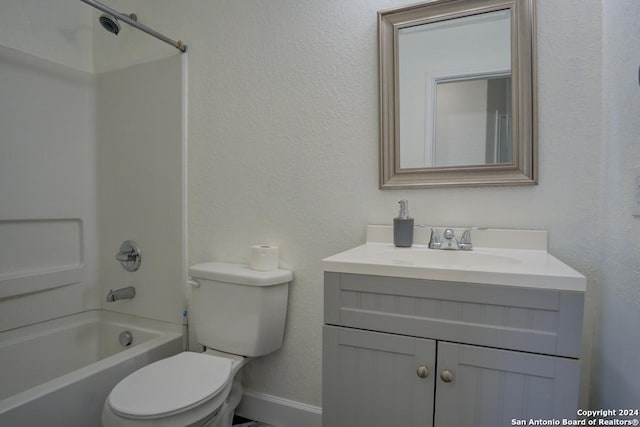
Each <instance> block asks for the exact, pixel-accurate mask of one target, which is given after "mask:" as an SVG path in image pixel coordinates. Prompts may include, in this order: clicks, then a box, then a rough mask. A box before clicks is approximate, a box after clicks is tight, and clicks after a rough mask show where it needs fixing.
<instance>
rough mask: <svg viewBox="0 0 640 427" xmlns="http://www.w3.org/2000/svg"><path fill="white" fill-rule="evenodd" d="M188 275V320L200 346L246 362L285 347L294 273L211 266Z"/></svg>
mask: <svg viewBox="0 0 640 427" xmlns="http://www.w3.org/2000/svg"><path fill="white" fill-rule="evenodd" d="M189 274H190V275H191V278H192V280H193V281H194V282H195V285H194V286H193V288H192V296H191V311H190V313H189V318H190V319H191V322H190V324H191V326H192V327H193V328H194V329H195V335H196V338H197V340H198V342H199V343H200V344H202V345H205V346H207V347H209V348H213V349H216V350H219V351H223V352H226V353H233V354H238V355H241V356H248V357H257V356H262V355H265V354H268V353H271V352H273V351H275V350H277V349H279V348H280V347H281V346H282V340H283V337H284V325H285V320H286V316H287V299H288V295H289V282H290V281H291V280H292V279H293V274H292V273H291V272H290V271H287V270H274V271H255V270H251V269H250V268H249V267H248V266H246V265H242V264H227V263H221V262H207V263H203V264H196V265H194V266H192V267H191V268H190V269H189Z"/></svg>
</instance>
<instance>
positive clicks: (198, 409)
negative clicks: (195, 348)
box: [102, 350, 248, 427]
mask: <svg viewBox="0 0 640 427" xmlns="http://www.w3.org/2000/svg"><path fill="white" fill-rule="evenodd" d="M247 361H248V359H246V358H243V357H241V356H236V355H231V354H224V353H221V352H217V351H214V350H207V351H206V352H205V353H193V352H183V353H180V354H177V355H175V356H172V357H168V358H166V359H162V360H159V361H157V362H155V363H152V364H150V365H147V366H145V367H143V368H141V369H139V370H137V371H135V372H134V373H133V374H131V375H129V376H128V377H126V378H125V379H124V380H122V381H121V382H120V383H118V385H116V387H114V389H113V390H112V391H111V393H110V394H109V397H108V398H107V400H106V402H105V405H104V408H103V413H102V422H103V424H104V425H105V426H123V427H124V426H131V427H133V426H152V425H153V426H171V427H175V426H207V427H214V426H225V425H230V423H231V418H232V417H233V412H234V411H235V408H236V407H237V406H238V403H239V402H240V397H241V395H242V385H241V383H240V381H239V378H236V376H237V374H238V372H239V371H240V368H242V366H244V365H245V364H246V363H247ZM227 419H228V422H227V423H225V421H226V420H227ZM214 421H215V422H214Z"/></svg>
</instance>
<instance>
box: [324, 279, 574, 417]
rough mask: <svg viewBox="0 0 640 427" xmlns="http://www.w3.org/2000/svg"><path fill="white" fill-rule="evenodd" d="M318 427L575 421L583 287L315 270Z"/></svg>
mask: <svg viewBox="0 0 640 427" xmlns="http://www.w3.org/2000/svg"><path fill="white" fill-rule="evenodd" d="M324 282H325V289H324V295H325V300H324V304H325V305H324V315H325V325H324V327H323V425H324V426H325V427H342V426H344V427H346V426H349V427H358V426H361V427H364V426H367V427H375V426H380V427H388V426H424V427H428V426H435V427H451V426H456V427H466V426H486V427H495V426H506V425H511V424H512V423H511V420H512V419H518V420H520V419H527V420H528V419H529V418H534V419H538V418H542V419H562V418H569V419H573V418H575V414H576V409H577V404H578V387H579V370H580V362H579V359H578V357H579V354H580V341H581V336H582V315H583V305H584V293H583V292H573V291H565V290H554V289H537V288H523V287H511V286H504V285H489V284H480V283H463V282H448V281H436V280H426V279H409V278H398V277H386V276H373V275H362V274H351V273H337V272H325V278H324Z"/></svg>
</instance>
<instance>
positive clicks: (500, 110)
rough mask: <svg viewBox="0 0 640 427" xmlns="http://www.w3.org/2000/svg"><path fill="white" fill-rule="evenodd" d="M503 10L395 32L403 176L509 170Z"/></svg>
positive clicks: (506, 18)
mask: <svg viewBox="0 0 640 427" xmlns="http://www.w3.org/2000/svg"><path fill="white" fill-rule="evenodd" d="M510 32H511V16H510V13H509V11H508V10H498V11H493V12H487V13H481V14H477V15H471V16H465V17H460V18H454V19H448V20H443V21H438V22H431V23H427V24H421V25H415V26H409V27H405V28H401V29H400V30H399V31H398V57H397V60H398V63H397V66H398V92H399V96H398V100H399V104H398V111H399V132H398V133H399V141H400V144H399V158H400V168H401V169H411V168H431V167H446V166H468V165H486V164H500V163H513V162H514V160H513V158H512V153H513V148H512V147H513V145H512V141H511V139H512V138H511V78H510V77H511V38H510Z"/></svg>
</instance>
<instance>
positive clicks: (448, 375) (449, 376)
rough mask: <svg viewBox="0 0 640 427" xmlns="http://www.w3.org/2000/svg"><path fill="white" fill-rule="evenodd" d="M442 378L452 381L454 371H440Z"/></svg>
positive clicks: (446, 381) (447, 381) (448, 381)
mask: <svg viewBox="0 0 640 427" xmlns="http://www.w3.org/2000/svg"><path fill="white" fill-rule="evenodd" d="M440 379H441V380H442V381H444V382H445V383H450V382H451V381H453V372H451V371H450V370H448V369H445V370H444V371H442V372H441V373H440Z"/></svg>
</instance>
